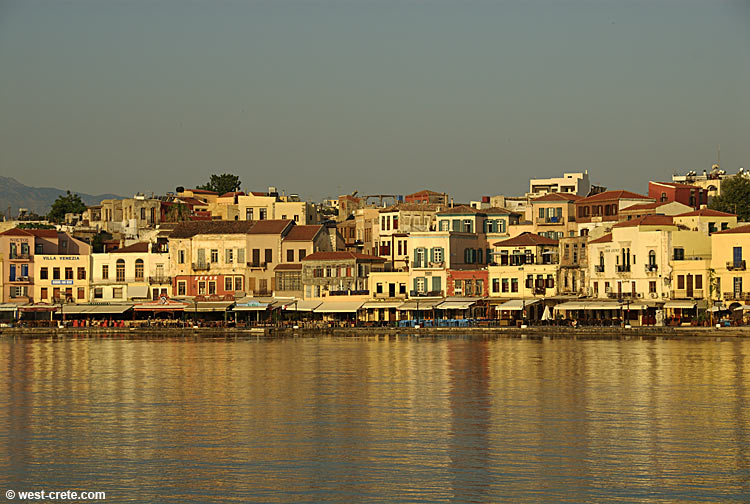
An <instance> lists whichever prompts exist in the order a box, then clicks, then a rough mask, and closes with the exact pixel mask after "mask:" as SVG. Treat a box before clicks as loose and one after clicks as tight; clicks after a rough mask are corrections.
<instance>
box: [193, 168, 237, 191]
mask: <svg viewBox="0 0 750 504" xmlns="http://www.w3.org/2000/svg"><path fill="white" fill-rule="evenodd" d="M240 184H241V182H240V178H239V177H238V176H237V175H232V174H230V173H224V174H222V175H211V180H209V181H208V183H207V184H205V185H202V186H198V187H197V188H196V189H203V190H204V191H214V192H217V193H219V194H220V195H221V194H224V193H228V192H232V191H239V189H240Z"/></svg>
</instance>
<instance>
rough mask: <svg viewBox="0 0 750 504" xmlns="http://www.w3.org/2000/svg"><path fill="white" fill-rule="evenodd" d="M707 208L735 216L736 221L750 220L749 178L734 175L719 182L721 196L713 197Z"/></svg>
mask: <svg viewBox="0 0 750 504" xmlns="http://www.w3.org/2000/svg"><path fill="white" fill-rule="evenodd" d="M708 207H709V208H712V209H714V210H719V211H720V212H727V213H732V214H737V220H740V221H747V220H748V219H750V177H746V176H744V175H735V176H733V177H728V178H725V179H724V180H722V181H721V195H719V196H714V198H713V199H712V200H711V203H709V205H708Z"/></svg>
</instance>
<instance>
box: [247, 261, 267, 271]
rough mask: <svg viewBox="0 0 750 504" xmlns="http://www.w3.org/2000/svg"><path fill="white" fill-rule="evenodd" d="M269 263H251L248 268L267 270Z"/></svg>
mask: <svg viewBox="0 0 750 504" xmlns="http://www.w3.org/2000/svg"><path fill="white" fill-rule="evenodd" d="M267 264H268V263H265V262H249V263H247V267H248V268H257V269H263V270H265V269H266V266H267Z"/></svg>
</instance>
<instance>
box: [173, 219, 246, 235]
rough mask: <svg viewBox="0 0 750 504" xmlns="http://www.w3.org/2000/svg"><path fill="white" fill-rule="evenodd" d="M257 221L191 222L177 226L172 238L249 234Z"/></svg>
mask: <svg viewBox="0 0 750 504" xmlns="http://www.w3.org/2000/svg"><path fill="white" fill-rule="evenodd" d="M254 225H255V221H189V222H183V223H180V224H178V225H177V226H175V228H174V230H173V231H172V233H170V235H169V237H170V238H190V237H193V236H195V235H200V234H248V233H250V230H251V229H252V228H253V226H254Z"/></svg>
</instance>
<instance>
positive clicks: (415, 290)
mask: <svg viewBox="0 0 750 504" xmlns="http://www.w3.org/2000/svg"><path fill="white" fill-rule="evenodd" d="M413 292H414V294H416V293H417V279H416V277H415V278H414V289H413Z"/></svg>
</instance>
